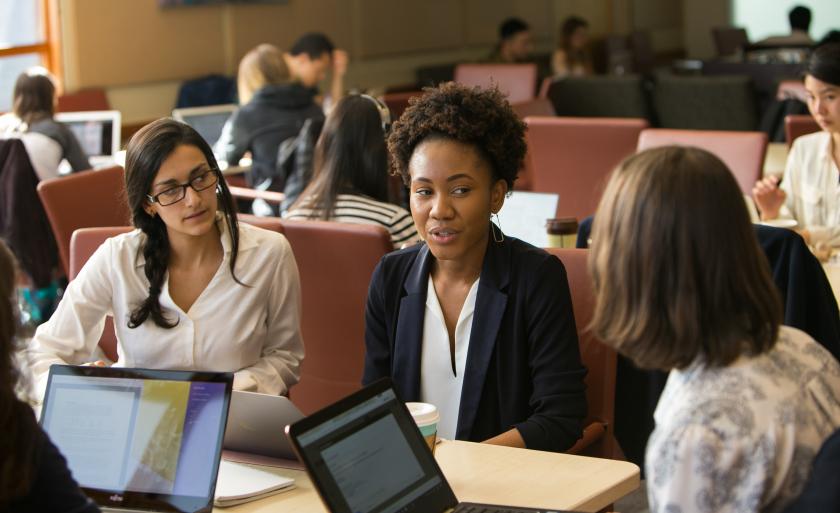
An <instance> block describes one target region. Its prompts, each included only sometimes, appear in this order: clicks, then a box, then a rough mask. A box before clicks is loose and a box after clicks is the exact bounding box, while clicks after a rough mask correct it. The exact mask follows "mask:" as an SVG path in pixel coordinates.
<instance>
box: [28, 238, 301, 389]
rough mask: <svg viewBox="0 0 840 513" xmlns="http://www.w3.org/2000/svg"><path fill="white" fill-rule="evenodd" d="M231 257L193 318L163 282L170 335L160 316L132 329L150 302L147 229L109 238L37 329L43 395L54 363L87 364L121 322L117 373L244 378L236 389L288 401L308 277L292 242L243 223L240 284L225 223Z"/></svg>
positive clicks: (32, 355)
mask: <svg viewBox="0 0 840 513" xmlns="http://www.w3.org/2000/svg"><path fill="white" fill-rule="evenodd" d="M218 224H219V226H220V230H221V232H222V233H221V242H222V246H223V249H224V257H223V259H222V263H221V264H220V265H219V269H218V270H217V271H216V274H215V275H214V276H213V278H212V279H211V280H210V282H209V283H208V284H207V287H206V288H205V289H204V291H202V292H201V294H200V295H199V297H198V298H197V299H196V300H195V302H194V303H193V305H192V306H191V307H190V309H189V312H184V311H183V310H181V308H180V307H178V305H176V304H175V302H174V301H173V300H172V298H171V296H170V295H169V274H168V273H167V275H166V278H165V279H164V286H163V287H162V291H161V294H160V298H159V300H160V304H161V306H162V307H163V311H164V313H165V315H167V316H168V318H169V319H170V320H175V319H177V320H178V324H177V325H176V326H175V327H174V328H171V329H164V328H160V327H158V326H157V325H155V324H154V322H153V321H152V320H151V319H147V320H146V322H144V323H143V324H142V325H140V326H138V327H137V328H134V329H131V328H129V327H128V324H127V323H128V318H129V315H130V313H131V311H132V310H133V309H134V308H136V307H137V305H139V304H140V303H141V302H142V301H143V300H144V299H145V298H146V297H148V290H149V280H148V279H147V278H146V276H145V273H144V270H143V265H144V263H145V258H144V257H143V254H142V251H141V248H142V246H143V244H144V243H145V240H146V236H145V234H143V233H142V232H141V231H140V230H134V231H132V232H129V233H126V234H123V235H119V236H117V237H113V238H111V239H108V240H106V241H105V242H104V243H103V244H102V245H101V246H100V247H99V249H97V250H96V252H94V254H93V255H92V256H91V257H90V259H89V260H88V262H87V263H86V264H85V266H84V267H83V268H82V270H81V272H80V273H79V275H78V276H77V277H76V278H75V279H74V280H73V281H71V282H70V284H69V286H68V287H67V291H66V292H65V294H64V297H63V298H62V299H61V302H60V303H59V305H58V309H57V310H56V311H55V313H54V314H53V315H52V317H51V318H50V320H49V321H48V322H46V323H44V324H42V325H41V326H39V327H38V330H37V331H36V332H35V337H34V338H33V339H32V343H31V344H30V346H29V350H28V357H29V363H30V368H31V370H32V373H33V377H34V378H35V379H36V383H37V385H38V387H37V388H38V390H37V392H36V393H38V394H43V392H44V386H45V384H46V383H45V381H46V376H47V374H48V372H49V368H50V366H51V365H52V364H54V363H69V364H80V363H82V362H85V361H88V360H89V359H90V357H91V354H92V353H93V351H94V349H95V348H96V346H97V344H98V342H99V338H100V336H101V334H102V330H103V327H104V324H105V317H106V316H108V315H112V316H113V317H114V328H115V331H116V335H117V353H118V354H119V359H118V362H117V363H116V365H117V366H120V367H149V368H153V369H181V370H206V371H222V372H235V376H234V389H237V390H252V391H256V392H262V393H267V394H282V393H286V392H287V391H288V390H289V387H291V386H292V385H294V384H295V383H297V381H298V377H299V375H300V361H301V360H302V359H303V340H302V338H301V334H300V310H301V305H300V302H301V300H300V280H299V277H298V269H297V264H296V263H295V259H294V255H293V254H292V250H291V247H290V246H289V242H288V241H287V240H286V238H285V237H284V236H283V235H281V234H279V233H276V232H272V231H268V230H262V229H260V228H256V227H254V226H250V225H247V224H242V223H240V224H239V256H238V258H237V261H236V277H237V278H238V279H239V281H240V282H242V283H244V284H247V285H249V286H247V287H246V286H243V285H240V284H239V283H236V281H234V279H233V276H232V275H231V272H230V257H231V243H230V236H229V235H228V233H227V229H226V227H225V223H223V222H220V223H218Z"/></svg>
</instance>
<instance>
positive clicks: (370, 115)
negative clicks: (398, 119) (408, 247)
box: [292, 95, 388, 220]
mask: <svg viewBox="0 0 840 513" xmlns="http://www.w3.org/2000/svg"><path fill="white" fill-rule="evenodd" d="M382 125H383V121H382V116H381V115H380V114H379V109H378V108H377V106H376V104H375V103H374V101H373V100H372V99H370V98H365V97H363V96H358V95H353V96H347V97H345V98H343V99H342V100H341V101H340V102H338V105H336V107H335V108H334V109H333V111H332V112H331V113H330V115H329V117H327V121H326V122H325V123H324V130H323V132H322V133H321V138H320V139H318V144H317V146H316V147H315V173H314V175H313V177H312V181H311V182H310V183H309V185H308V186H307V187H306V189H304V191H303V192H302V193H301V195H300V198H298V200H297V201H296V202H295V204H294V205H292V208H293V209H294V208H311V209H313V213H314V215H313V217H317V218H319V219H325V220H326V219H330V218H331V217H332V214H333V211H334V210H335V203H336V197H337V196H338V195H339V194H362V195H365V196H368V197H371V198H373V199H375V200H377V201H388V149H387V148H386V146H385V132H384V128H383V126H382Z"/></svg>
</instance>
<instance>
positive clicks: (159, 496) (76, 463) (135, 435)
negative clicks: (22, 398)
mask: <svg viewBox="0 0 840 513" xmlns="http://www.w3.org/2000/svg"><path fill="white" fill-rule="evenodd" d="M232 387H233V374H232V373H222V372H218V373H217V372H187V371H161V370H148V369H122V368H114V367H79V366H72V365H53V366H52V367H51V368H50V376H49V381H48V383H47V390H46V394H45V396H44V405H43V408H42V410H41V426H42V427H43V428H44V430H45V431H46V432H47V433H48V434H49V436H50V439H51V440H52V441H53V443H55V445H56V446H57V447H58V449H59V450H60V451H61V453H62V454H63V455H64V457H65V458H67V465H68V467H69V468H70V471H71V472H72V474H73V477H74V478H75V479H76V481H77V482H78V483H79V486H80V487H81V488H82V490H83V491H84V492H85V493H86V494H87V495H88V497H90V498H91V499H93V500H94V502H96V503H97V504H98V505H99V506H101V507H102V508H103V511H143V512H149V511H153V512H159V511H160V512H209V511H211V510H212V507H213V495H214V492H215V488H216V476H217V473H218V469H219V459H220V458H221V452H222V438H223V436H224V432H225V423H226V421H227V413H228V406H229V403H230V394H231V389H232Z"/></svg>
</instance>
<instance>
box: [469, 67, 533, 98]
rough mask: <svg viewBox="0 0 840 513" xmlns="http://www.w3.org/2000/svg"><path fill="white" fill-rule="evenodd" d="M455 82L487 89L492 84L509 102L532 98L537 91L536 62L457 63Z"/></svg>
mask: <svg viewBox="0 0 840 513" xmlns="http://www.w3.org/2000/svg"><path fill="white" fill-rule="evenodd" d="M455 82H458V83H459V84H463V85H465V86H469V87H476V86H478V87H481V88H482V89H488V88H490V87H493V86H494V85H498V86H499V90H500V91H501V92H502V94H504V95H505V96H507V99H508V101H509V102H510V103H519V102H526V101H529V100H533V99H534V96H535V95H536V92H537V65H536V64H459V65H457V66H456V67H455Z"/></svg>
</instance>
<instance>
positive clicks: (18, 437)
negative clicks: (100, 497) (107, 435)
mask: <svg viewBox="0 0 840 513" xmlns="http://www.w3.org/2000/svg"><path fill="white" fill-rule="evenodd" d="M15 282H16V279H15V261H14V257H13V256H12V252H11V251H9V248H8V247H7V246H6V245H5V244H4V243H3V242H2V241H0V433H2V436H0V455H2V457H0V512H10V513H12V512H14V513H41V512H44V511H50V512H57V513H97V512H98V511H99V508H98V507H96V505H95V504H94V503H93V502H91V501H90V499H88V498H87V497H85V496H84V494H83V493H82V491H81V490H79V486H78V485H77V484H76V482H75V481H74V480H73V477H72V475H71V474H70V470H69V469H68V468H67V460H65V459H64V457H63V456H62V455H61V453H60V452H59V451H58V449H56V447H55V445H53V443H52V442H51V441H50V439H49V437H48V436H47V434H46V433H44V431H43V430H42V429H41V427H40V426H38V421H37V420H36V419H35V414H34V413H33V411H32V408H31V407H30V406H29V405H28V404H26V403H24V402H23V401H21V400H20V399H19V398H18V397H17V395H16V393H15V392H16V389H17V388H18V387H19V384H20V383H19V381H20V379H21V377H20V371H19V368H18V362H16V358H15V352H16V350H17V347H16V343H15V340H16V339H15V332H16V327H17V324H18V319H17V318H16V317H17V316H16V314H15V304H14V301H13V299H12V298H13V297H14V294H15Z"/></svg>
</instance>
